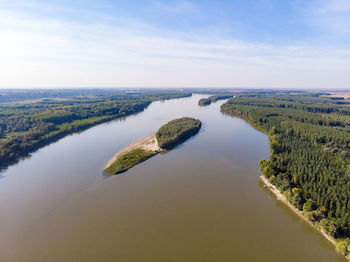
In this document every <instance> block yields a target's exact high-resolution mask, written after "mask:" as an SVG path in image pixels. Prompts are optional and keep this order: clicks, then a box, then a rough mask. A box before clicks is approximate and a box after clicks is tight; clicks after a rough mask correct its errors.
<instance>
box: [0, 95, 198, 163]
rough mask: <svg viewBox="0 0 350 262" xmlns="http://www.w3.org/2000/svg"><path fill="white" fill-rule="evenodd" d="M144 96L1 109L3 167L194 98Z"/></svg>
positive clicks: (40, 103) (70, 101)
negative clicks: (77, 135)
mask: <svg viewBox="0 0 350 262" xmlns="http://www.w3.org/2000/svg"><path fill="white" fill-rule="evenodd" d="M190 95H191V94H190V93H185V92H169V93H166V92H164V91H163V92H158V93H157V92H144V93H141V94H130V95H120V96H105V97H99V98H80V99H71V100H64V101H51V100H49V101H42V102H39V103H32V104H23V105H2V106H0V167H1V168H4V167H6V166H7V165H9V164H10V163H13V162H15V161H17V160H18V159H19V158H20V157H23V156H26V155H28V154H29V153H30V152H33V151H35V150H37V149H38V148H40V147H42V146H44V145H47V144H49V143H51V142H53V141H56V140H57V139H60V138H62V137H64V136H66V135H68V134H71V133H73V132H76V131H80V130H84V129H86V128H89V127H91V126H94V125H96V124H99V123H102V122H106V121H109V120H112V119H114V118H117V117H125V116H127V115H130V114H133V113H136V112H140V111H142V110H144V109H145V108H146V107H147V106H148V105H149V104H150V103H151V102H152V101H155V100H164V99H171V98H180V97H185V96H190Z"/></svg>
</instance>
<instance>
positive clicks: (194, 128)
mask: <svg viewBox="0 0 350 262" xmlns="http://www.w3.org/2000/svg"><path fill="white" fill-rule="evenodd" d="M201 126H202V122H201V121H200V120H198V119H194V118H190V117H183V118H179V119H174V120H172V121H170V122H168V123H167V124H165V125H164V126H162V127H161V128H160V129H159V130H158V131H157V132H156V133H155V134H151V135H149V136H147V137H145V138H143V139H141V140H139V141H136V142H134V143H132V144H131V145H129V146H127V147H125V148H124V149H122V150H121V151H120V152H119V153H117V154H116V155H115V156H114V157H113V158H112V159H111V160H110V161H109V162H108V164H107V165H106V167H105V173H106V174H107V175H117V174H120V173H123V172H125V171H127V170H128V169H130V168H132V167H134V166H136V165H137V164H140V163H142V162H144V161H146V160H147V159H149V158H151V157H152V156H154V155H156V154H158V153H159V152H161V151H163V150H171V149H173V148H174V147H176V146H177V145H179V144H181V143H183V142H185V141H186V140H187V139H189V138H190V137H192V136H194V135H195V134H197V133H198V131H199V130H200V128H201Z"/></svg>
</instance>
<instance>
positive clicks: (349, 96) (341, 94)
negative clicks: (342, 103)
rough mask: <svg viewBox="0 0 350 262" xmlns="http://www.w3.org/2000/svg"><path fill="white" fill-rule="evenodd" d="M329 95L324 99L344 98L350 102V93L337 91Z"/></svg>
mask: <svg viewBox="0 0 350 262" xmlns="http://www.w3.org/2000/svg"><path fill="white" fill-rule="evenodd" d="M329 93H330V95H323V97H343V98H344V100H350V91H335V92H329Z"/></svg>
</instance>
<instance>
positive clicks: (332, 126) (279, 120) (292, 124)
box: [221, 93, 350, 253]
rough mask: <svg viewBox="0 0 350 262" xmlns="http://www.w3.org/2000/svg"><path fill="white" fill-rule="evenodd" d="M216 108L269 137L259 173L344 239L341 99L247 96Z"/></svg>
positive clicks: (346, 138) (348, 205) (349, 205)
mask: <svg viewBox="0 0 350 262" xmlns="http://www.w3.org/2000/svg"><path fill="white" fill-rule="evenodd" d="M221 110H222V112H224V113H226V114H229V115H233V116H238V117H241V118H244V119H246V120H247V121H249V122H250V123H251V124H252V125H254V126H255V127H256V128H258V129H259V130H262V131H263V132H265V133H266V134H268V135H269V137H270V146H271V157H270V160H261V162H260V166H261V171H262V173H263V174H264V176H265V177H266V178H267V179H268V180H269V181H270V182H271V183H272V184H274V185H275V186H276V187H277V188H278V189H279V190H280V191H281V192H282V193H283V194H284V195H285V196H286V198H287V199H288V201H289V202H290V203H291V204H292V205H293V206H295V207H296V208H298V209H299V210H302V211H303V213H304V215H305V216H306V217H307V218H308V219H309V220H310V221H312V222H313V223H314V224H315V225H316V226H317V227H319V228H321V229H322V230H324V231H325V232H326V233H328V234H329V235H330V236H332V237H334V238H342V239H343V238H345V239H346V238H349V237H350V178H349V176H350V107H349V106H348V104H347V102H346V101H342V100H337V99H331V98H325V97H320V94H312V93H304V94H296V95H293V94H282V93H279V94H276V93H271V94H254V93H253V94H251V95H242V96H238V97H236V98H234V99H230V100H229V101H227V102H226V103H225V104H223V105H222V107H221ZM346 241H348V240H346ZM339 249H342V250H343V249H344V248H343V246H341V247H339ZM346 253H348V251H347V252H346Z"/></svg>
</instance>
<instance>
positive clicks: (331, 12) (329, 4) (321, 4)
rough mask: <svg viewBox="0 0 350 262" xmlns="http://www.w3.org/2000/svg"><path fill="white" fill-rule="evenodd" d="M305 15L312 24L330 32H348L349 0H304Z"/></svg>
mask: <svg viewBox="0 0 350 262" xmlns="http://www.w3.org/2000/svg"><path fill="white" fill-rule="evenodd" d="M305 3H306V6H305V10H306V16H307V19H308V20H309V21H311V22H312V23H313V24H314V25H316V26H319V27H322V28H324V29H326V30H328V31H329V32H330V33H336V34H341V35H346V34H349V33H350V0H316V1H305V2H304V4H305Z"/></svg>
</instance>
